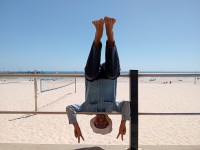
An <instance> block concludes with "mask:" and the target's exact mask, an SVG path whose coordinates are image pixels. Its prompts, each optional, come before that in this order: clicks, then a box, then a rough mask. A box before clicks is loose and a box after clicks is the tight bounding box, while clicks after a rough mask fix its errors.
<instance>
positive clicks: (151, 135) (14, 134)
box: [0, 78, 200, 145]
mask: <svg viewBox="0 0 200 150" xmlns="http://www.w3.org/2000/svg"><path fill="white" fill-rule="evenodd" d="M152 79H153V78H141V79H140V80H139V112H200V81H198V82H197V84H194V79H192V78H156V80H153V81H150V80H152ZM72 80H73V79H72ZM170 81H171V84H169V82H170ZM56 82H57V81H55V82H52V87H53V86H56ZM166 82H167V83H166ZM37 84H38V110H39V111H62V112H63V111H65V108H66V106H67V105H70V104H81V103H82V102H83V101H84V94H85V93H84V92H85V82H84V79H83V78H77V84H76V85H77V86H76V93H75V86H74V85H75V84H71V85H69V86H66V87H63V88H59V89H56V90H51V91H47V92H42V93H41V92H40V82H39V80H38V82H37ZM117 100H129V79H128V78H118V87H117ZM34 101H35V100H34V83H33V81H32V80H31V81H30V80H29V79H28V78H27V79H16V78H13V79H8V78H1V79H0V110H1V111H3V110H8V111H13V110H18V111H34V109H35V106H34ZM92 117H94V115H78V122H79V125H80V127H81V130H82V133H83V136H84V138H85V141H81V144H85V145H129V136H130V135H129V131H130V130H129V122H127V133H126V135H125V137H124V141H121V139H116V136H117V134H118V128H119V123H120V121H121V115H111V116H110V117H111V119H112V121H113V131H112V133H110V134H108V135H106V136H103V135H99V134H95V133H93V132H92V129H91V128H90V125H89V122H90V119H91V118H92ZM0 143H30V144H77V139H76V138H75V137H74V133H73V126H72V125H69V124H68V118H67V115H5V114H1V116H0ZM139 145H200V116H199V115H195V116H139Z"/></svg>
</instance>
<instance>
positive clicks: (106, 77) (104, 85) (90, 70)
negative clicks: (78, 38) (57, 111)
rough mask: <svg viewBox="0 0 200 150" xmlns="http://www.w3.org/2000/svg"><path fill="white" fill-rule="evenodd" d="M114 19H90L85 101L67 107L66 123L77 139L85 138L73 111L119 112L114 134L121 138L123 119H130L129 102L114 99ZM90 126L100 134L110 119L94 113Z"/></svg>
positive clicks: (116, 60) (116, 73)
mask: <svg viewBox="0 0 200 150" xmlns="http://www.w3.org/2000/svg"><path fill="white" fill-rule="evenodd" d="M115 22H116V19H114V18H109V17H104V19H100V20H95V21H92V23H93V25H94V26H95V28H96V34H95V37H94V41H93V43H92V46H91V50H90V53H89V56H88V59H87V63H86V66H85V78H86V79H85V88H86V89H85V90H86V91H85V102H84V103H83V104H81V105H77V104H74V105H69V106H67V107H66V111H67V115H68V119H69V124H73V125H74V135H75V137H76V138H78V143H80V139H81V138H82V140H84V137H83V135H82V132H81V129H80V127H79V124H78V122H77V119H76V112H112V111H117V112H121V113H122V120H121V123H120V125H119V133H118V135H117V138H118V137H119V136H120V135H121V139H122V140H123V136H124V135H125V134H126V120H130V102H129V101H121V102H116V87H117V77H118V76H119V75H120V63H119V57H118V53H117V47H116V45H115V40H114V33H113V26H114V24H115ZM104 24H105V28H106V35H107V41H106V48H105V49H106V52H105V63H103V64H100V60H101V49H102V43H101V37H102V35H103V29H104ZM90 126H91V128H92V130H93V131H94V132H95V133H99V134H102V135H105V134H108V133H110V132H111V131H112V121H111V119H110V118H109V116H108V115H107V114H97V115H96V116H95V117H94V118H92V119H91V121H90ZM115 126H116V125H115Z"/></svg>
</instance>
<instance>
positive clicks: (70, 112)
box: [66, 105, 84, 143]
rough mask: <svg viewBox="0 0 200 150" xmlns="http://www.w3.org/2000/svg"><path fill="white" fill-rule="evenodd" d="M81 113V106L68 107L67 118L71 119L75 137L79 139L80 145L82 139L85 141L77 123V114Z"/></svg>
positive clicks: (70, 122)
mask: <svg viewBox="0 0 200 150" xmlns="http://www.w3.org/2000/svg"><path fill="white" fill-rule="evenodd" d="M78 111H80V106H79V105H69V106H67V107H66V112H67V116H68V119H69V124H73V126H74V136H75V137H76V138H78V143H80V138H82V139H83V140H84V137H83V135H82V133H81V129H80V127H79V124H78V122H77V118H76V112H78Z"/></svg>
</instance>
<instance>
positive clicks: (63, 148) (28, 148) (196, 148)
mask: <svg viewBox="0 0 200 150" xmlns="http://www.w3.org/2000/svg"><path fill="white" fill-rule="evenodd" d="M139 147H140V148H139V149H138V150H200V145H187V146H179V145H177V146H176V145H173V146H172V145H162V146H155V145H154V146H153V145H140V146H139ZM128 149H129V146H128V145H99V146H95V145H83V144H77V145H67V144H21V143H0V150H128Z"/></svg>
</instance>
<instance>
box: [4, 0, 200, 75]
mask: <svg viewBox="0 0 200 150" xmlns="http://www.w3.org/2000/svg"><path fill="white" fill-rule="evenodd" d="M199 6H200V0H101V1H94V0H0V71H32V70H35V69H37V70H43V71H74V70H76V71H83V69H84V66H85V62H86V60H87V56H88V53H89V50H90V47H91V44H92V41H93V38H94V33H95V28H94V27H93V25H92V23H91V22H92V20H96V19H100V18H102V17H104V16H110V17H114V18H116V19H117V22H116V24H115V27H114V33H115V41H116V45H117V48H118V53H119V56H120V63H121V69H122V71H127V70H130V69H137V70H140V71H200V9H199ZM105 42H106V35H105V34H104V35H103V38H102V43H103V51H102V62H103V61H104V60H105V59H104V55H105V52H104V46H105Z"/></svg>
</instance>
